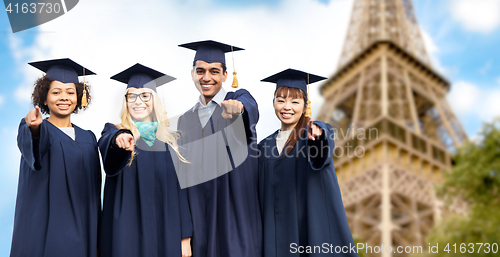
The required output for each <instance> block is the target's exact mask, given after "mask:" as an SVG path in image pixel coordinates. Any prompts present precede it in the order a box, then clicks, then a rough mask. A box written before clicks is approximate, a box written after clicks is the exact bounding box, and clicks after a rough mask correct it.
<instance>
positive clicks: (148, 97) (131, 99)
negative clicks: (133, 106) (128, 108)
mask: <svg viewBox="0 0 500 257" xmlns="http://www.w3.org/2000/svg"><path fill="white" fill-rule="evenodd" d="M151 95H153V94H152V93H151V92H142V93H140V94H134V93H128V94H126V95H125V99H127V102H128V103H135V101H137V97H138V96H139V97H140V98H141V100H142V101H143V102H149V100H151Z"/></svg>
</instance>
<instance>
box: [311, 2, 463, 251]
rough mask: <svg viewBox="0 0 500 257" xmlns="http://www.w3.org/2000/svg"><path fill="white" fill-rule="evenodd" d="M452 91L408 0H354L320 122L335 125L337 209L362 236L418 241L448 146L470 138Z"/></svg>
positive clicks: (436, 205)
mask: <svg viewBox="0 0 500 257" xmlns="http://www.w3.org/2000/svg"><path fill="white" fill-rule="evenodd" d="M449 89H450V83H449V82H448V81H447V80H446V79H445V78H443V77H442V76H441V75H440V74H438V73H437V72H436V71H435V70H434V69H433V68H432V67H431V63H430V60H429V56H428V55H427V52H426V51H425V47H424V43H423V39H422V36H421V34H420V29H419V27H418V24H417V21H416V17H415V14H414V10H413V6H412V3H411V0H355V1H354V7H353V11H352V17H351V21H350V24H349V29H348V33H347V37H346V40H345V44H344V49H343V51H342V56H341V58H340V60H339V64H338V67H337V71H336V72H335V74H334V75H333V76H331V77H330V78H329V79H328V80H327V81H326V82H325V83H324V84H323V85H322V86H321V93H322V95H323V96H324V97H325V103H324V105H323V106H322V109H321V111H320V113H319V115H318V117H317V119H318V120H322V121H325V122H329V123H330V124H332V126H333V127H334V128H335V129H336V132H337V138H336V145H337V146H336V150H335V155H334V157H333V158H334V159H335V167H336V171H337V176H338V179H339V182H340V186H341V190H342V195H343V200H344V206H345V209H346V214H347V218H348V221H349V225H350V227H351V230H352V232H353V234H354V235H355V236H356V237H359V238H360V239H362V240H363V242H365V243H367V244H369V245H371V246H380V245H382V244H383V245H384V246H391V247H392V249H393V250H395V249H396V248H397V246H403V247H405V246H420V245H422V246H423V244H424V242H423V237H424V236H425V235H426V234H427V232H428V231H429V229H430V228H431V227H432V226H433V225H434V224H435V222H436V221H437V220H439V219H440V217H441V216H442V211H443V208H442V204H441V202H440V201H439V199H437V198H436V196H435V192H434V185H435V184H437V183H440V181H441V173H442V172H446V171H449V170H450V169H451V165H452V163H451V158H450V151H453V149H454V148H455V147H457V146H459V145H460V144H462V142H464V141H465V140H467V136H466V134H465V132H464V130H463V128H462V126H461V124H460V123H459V121H458V119H457V118H456V116H455V115H454V113H453V112H452V110H451V108H450V106H449V104H448V102H447V101H446V98H445V95H446V93H447V92H448V91H449ZM361 156H362V158H361ZM454 210H455V211H459V212H461V211H464V207H463V206H455V207H454ZM370 256H384V257H386V256H405V254H398V253H394V252H393V253H383V254H382V253H380V254H370Z"/></svg>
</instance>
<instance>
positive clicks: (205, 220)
mask: <svg viewBox="0 0 500 257" xmlns="http://www.w3.org/2000/svg"><path fill="white" fill-rule="evenodd" d="M228 99H236V100H238V101H240V102H241V103H243V105H244V112H243V115H242V118H243V121H244V124H243V125H244V128H242V129H243V130H244V133H245V135H246V138H244V141H246V142H243V147H244V148H245V151H248V155H245V156H244V158H243V160H242V163H241V164H240V165H237V164H236V165H235V163H238V162H239V161H238V160H236V159H238V157H236V154H235V153H234V152H233V153H231V150H230V147H229V145H233V146H234V145H235V144H236V143H235V142H231V141H232V140H233V138H232V137H231V136H229V135H228V134H225V133H226V132H227V130H225V129H227V128H228V127H229V125H230V124H231V122H233V121H234V119H235V118H234V117H233V119H224V118H222V116H221V112H222V108H221V107H219V106H217V107H216V109H215V111H214V112H213V114H212V116H211V118H210V120H209V121H208V122H207V125H206V126H205V127H204V128H202V127H201V124H200V121H199V118H198V112H197V111H194V112H193V111H192V110H188V111H187V112H186V113H184V114H183V115H182V116H181V117H180V118H179V121H178V124H179V125H178V130H179V131H180V132H182V140H183V142H184V143H185V142H186V140H187V141H190V140H192V139H193V138H195V139H200V138H202V137H203V138H206V137H207V136H208V135H215V134H217V135H221V134H222V135H223V138H224V140H222V137H220V138H219V139H220V140H219V141H217V142H216V143H215V144H216V145H207V143H206V142H208V141H205V143H201V144H199V145H198V147H199V148H200V149H202V152H201V153H202V154H203V155H204V156H196V158H201V159H203V160H204V161H207V162H206V163H203V164H204V165H203V167H204V168H205V169H207V170H209V169H212V168H213V167H212V168H210V166H211V165H213V164H214V163H215V166H217V165H219V164H220V163H222V164H221V165H224V166H226V165H227V164H228V163H229V162H220V160H222V159H225V158H229V160H230V165H231V166H233V167H232V170H231V171H230V172H228V173H225V172H224V174H223V175H221V176H218V177H217V178H215V179H211V180H208V181H206V182H204V183H201V184H198V185H195V186H191V187H188V188H187V189H188V199H189V206H190V209H191V215H192V218H193V228H194V234H193V241H192V246H193V256H196V257H220V256H236V257H255V256H261V255H262V221H261V216H260V210H259V202H258V193H257V184H258V177H257V175H258V170H257V158H256V150H257V143H256V138H257V136H256V132H255V125H256V124H257V121H258V119H259V113H258V107H257V103H256V102H255V100H254V99H253V97H252V96H251V95H250V93H249V92H248V91H246V90H244V89H240V90H238V91H236V92H228V93H227V94H226V97H225V100H228ZM223 131H225V132H224V133H222V132H223ZM245 135H244V136H245ZM224 141H226V142H224ZM202 142H203V141H202ZM184 146H185V145H184ZM221 148H223V149H226V148H227V152H226V151H225V150H224V153H222V155H217V156H216V157H217V158H215V159H210V160H207V158H206V156H205V155H207V154H208V152H210V151H214V149H221ZM189 157H191V156H189ZM189 157H188V158H189ZM233 157H234V158H233ZM188 160H189V161H192V162H195V161H196V159H193V158H191V159H188ZM219 168H220V169H222V170H224V169H226V167H219ZM189 172H192V170H191V171H189V170H188V171H187V173H189Z"/></svg>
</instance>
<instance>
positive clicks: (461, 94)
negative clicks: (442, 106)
mask: <svg viewBox="0 0 500 257" xmlns="http://www.w3.org/2000/svg"><path fill="white" fill-rule="evenodd" d="M480 98H481V90H480V89H479V87H477V86H476V85H474V84H472V83H470V82H465V81H459V82H457V83H455V84H453V85H452V86H451V92H450V93H449V94H448V100H449V101H450V105H451V106H452V107H453V110H454V111H455V112H457V113H461V114H471V113H474V112H475V111H476V108H477V107H476V106H477V104H478V103H479V102H480V101H481V99H480Z"/></svg>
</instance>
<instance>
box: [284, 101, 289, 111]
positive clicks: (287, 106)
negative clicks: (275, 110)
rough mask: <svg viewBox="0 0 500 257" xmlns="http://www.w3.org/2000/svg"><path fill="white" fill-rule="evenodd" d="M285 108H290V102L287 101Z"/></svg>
mask: <svg viewBox="0 0 500 257" xmlns="http://www.w3.org/2000/svg"><path fill="white" fill-rule="evenodd" d="M283 108H284V109H285V110H290V102H289V101H285V106H284V107H283Z"/></svg>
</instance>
